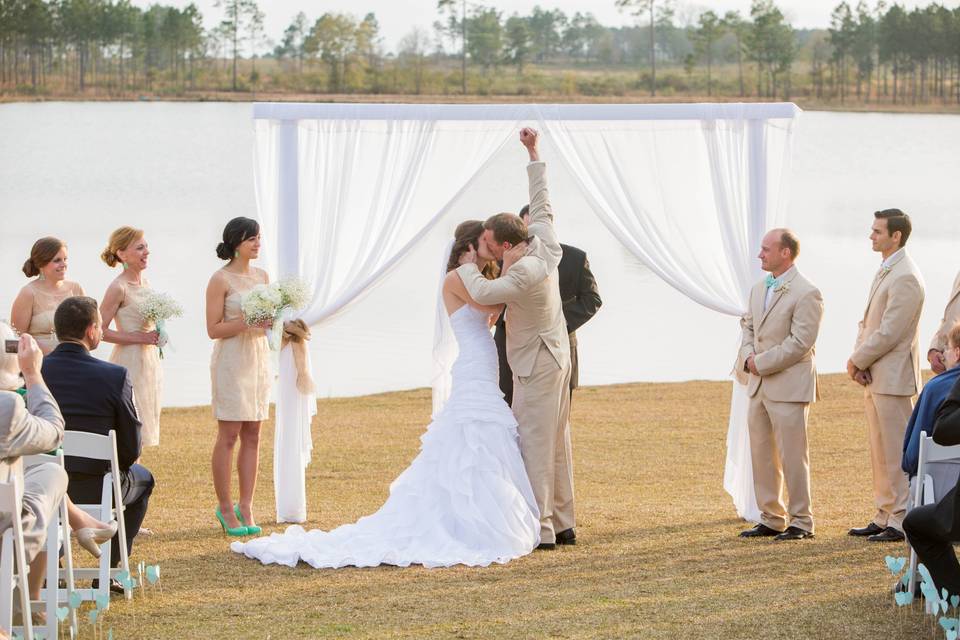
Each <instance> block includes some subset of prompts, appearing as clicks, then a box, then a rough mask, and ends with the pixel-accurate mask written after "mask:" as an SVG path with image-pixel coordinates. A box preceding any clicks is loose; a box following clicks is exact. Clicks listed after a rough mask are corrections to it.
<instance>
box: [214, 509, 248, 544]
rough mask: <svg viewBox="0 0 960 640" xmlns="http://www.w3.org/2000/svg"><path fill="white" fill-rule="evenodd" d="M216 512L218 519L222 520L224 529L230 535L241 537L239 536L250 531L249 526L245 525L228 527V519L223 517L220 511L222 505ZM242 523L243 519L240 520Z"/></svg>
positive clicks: (221, 524) (221, 523)
mask: <svg viewBox="0 0 960 640" xmlns="http://www.w3.org/2000/svg"><path fill="white" fill-rule="evenodd" d="M214 513H215V514H216V516H217V520H219V521H220V526H221V527H223V530H224V531H225V532H226V533H227V535H228V536H235V537H239V536H245V535H247V534H248V533H249V532H248V531H247V528H246V527H243V526H240V527H233V528H231V527H228V526H227V521H226V520H224V519H223V514H222V513H220V507H217V510H216V511H215V512H214ZM240 524H243V521H242V520H241V521H240Z"/></svg>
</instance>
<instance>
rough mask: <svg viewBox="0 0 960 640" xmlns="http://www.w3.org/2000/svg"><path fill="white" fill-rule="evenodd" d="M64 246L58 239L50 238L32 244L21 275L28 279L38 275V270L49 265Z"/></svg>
mask: <svg viewBox="0 0 960 640" xmlns="http://www.w3.org/2000/svg"><path fill="white" fill-rule="evenodd" d="M66 246H67V245H66V244H64V242H63V240H60V239H58V238H53V237H51V236H47V237H45V238H40V239H39V240H37V241H36V242H34V243H33V248H32V249H30V257H29V258H27V261H26V262H24V263H23V274H24V275H25V276H27V277H28V278H32V277H34V276H38V275H40V269H42V268H44V267H45V266H47V265H48V264H50V263H51V262H52V261H53V259H54V258H56V257H57V254H58V253H60V249H63V248H65V247H66Z"/></svg>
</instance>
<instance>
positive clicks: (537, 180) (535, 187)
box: [520, 129, 563, 273]
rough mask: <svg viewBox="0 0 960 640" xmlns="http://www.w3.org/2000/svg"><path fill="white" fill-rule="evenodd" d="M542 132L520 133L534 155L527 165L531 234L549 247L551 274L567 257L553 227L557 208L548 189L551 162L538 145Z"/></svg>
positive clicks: (531, 155) (525, 144) (521, 140)
mask: <svg viewBox="0 0 960 640" xmlns="http://www.w3.org/2000/svg"><path fill="white" fill-rule="evenodd" d="M538 138H539V134H538V133H537V132H536V131H534V130H533V129H523V130H522V131H521V132H520V142H521V143H523V146H525V147H526V148H527V151H528V152H529V154H530V164H528V165H527V181H528V185H529V190H530V194H529V197H530V224H529V225H527V228H528V230H529V232H530V235H532V236H536V237H537V238H540V240H541V242H543V246H544V248H546V254H547V256H546V258H547V273H549V272H551V271H553V270H554V269H556V268H557V265H558V264H560V260H561V259H562V258H563V249H562V248H561V247H560V240H559V239H558V238H557V231H556V229H555V228H554V226H553V207H552V206H551V205H550V192H549V191H548V190H547V165H546V163H545V162H543V161H542V160H540V150H539V148H538V145H537V140H538Z"/></svg>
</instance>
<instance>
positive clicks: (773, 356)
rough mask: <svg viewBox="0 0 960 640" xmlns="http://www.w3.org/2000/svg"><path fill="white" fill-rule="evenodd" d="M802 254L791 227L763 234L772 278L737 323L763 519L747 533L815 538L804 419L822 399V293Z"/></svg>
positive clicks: (762, 285) (766, 264)
mask: <svg viewBox="0 0 960 640" xmlns="http://www.w3.org/2000/svg"><path fill="white" fill-rule="evenodd" d="M799 254H800V242H799V240H798V239H797V237H796V235H794V234H793V232H791V231H789V230H788V229H774V230H772V231H770V232H768V233H767V235H765V236H764V237H763V240H762V241H761V244H760V255H759V256H758V257H759V258H760V261H761V265H762V266H763V270H764V271H768V272H769V273H770V275H768V276H767V277H766V278H765V279H763V280H761V281H760V282H758V283H757V284H756V285H755V286H754V287H753V289H752V290H751V292H750V307H749V309H748V311H747V314H746V315H744V316H743V318H742V319H741V322H740V325H741V327H742V329H743V338H742V340H741V343H740V358H739V360H738V363H739V365H738V369H739V370H741V371H744V372H746V373H749V375H750V379H749V382H748V386H747V393H748V394H749V396H750V408H749V412H748V416H747V422H748V426H749V430H750V457H751V460H752V462H753V486H754V489H755V491H756V494H757V506H758V507H759V508H760V523H759V524H757V526H755V527H754V528H752V529H748V530H747V531H744V532H742V533H741V534H740V536H741V537H743V538H755V537H766V536H773V537H774V539H775V540H802V539H804V538H812V537H813V513H812V512H811V510H810V456H809V451H808V447H807V416H808V415H809V409H810V403H811V402H813V401H814V400H816V397H817V367H816V363H815V360H814V351H815V349H814V346H815V344H816V342H817V335H818V334H819V333H820V322H821V320H822V319H823V297H822V296H821V295H820V290H819V289H817V287H816V286H814V285H813V283H812V282H810V281H809V280H807V279H806V278H805V277H804V276H803V274H801V273H800V271H799V270H798V269H797V267H796V265H795V264H794V261H795V260H796V259H797V256H798V255H799ZM784 480H786V485H787V494H788V496H789V502H788V504H787V505H786V506H785V505H784V504H783V498H782V496H783V485H784ZM788 514H789V519H788ZM788 525H789V526H788Z"/></svg>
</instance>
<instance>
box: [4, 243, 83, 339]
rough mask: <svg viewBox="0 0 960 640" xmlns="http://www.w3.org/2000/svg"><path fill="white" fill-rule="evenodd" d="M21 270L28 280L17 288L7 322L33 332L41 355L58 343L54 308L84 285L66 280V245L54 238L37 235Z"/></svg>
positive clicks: (20, 330)
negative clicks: (29, 279)
mask: <svg viewBox="0 0 960 640" xmlns="http://www.w3.org/2000/svg"><path fill="white" fill-rule="evenodd" d="M23 273H24V275H26V276H27V277H28V278H35V279H34V280H31V281H30V282H29V283H28V284H27V285H26V286H24V287H23V288H22V289H20V293H18V294H17V297H16V299H15V300H14V301H13V309H12V310H11V311H10V323H11V324H12V325H13V328H14V329H16V331H17V333H29V334H30V335H32V336H33V338H34V340H36V341H37V344H38V345H40V350H41V351H43V355H48V354H49V353H50V352H51V351H53V350H54V349H55V348H56V346H57V342H58V341H57V334H56V332H55V331H54V330H53V312H54V311H56V310H57V307H58V306H59V305H60V303H61V302H63V301H64V300H66V299H67V298H69V297H70V296H82V295H84V293H83V287H81V286H80V285H79V284H77V283H76V282H70V281H69V280H67V279H66V278H67V245H66V244H64V242H63V241H62V240H58V239H57V238H50V237H47V238H40V239H39V240H37V241H36V242H34V243H33V248H32V249H31V250H30V257H29V258H28V259H27V261H26V262H24V263H23Z"/></svg>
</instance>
